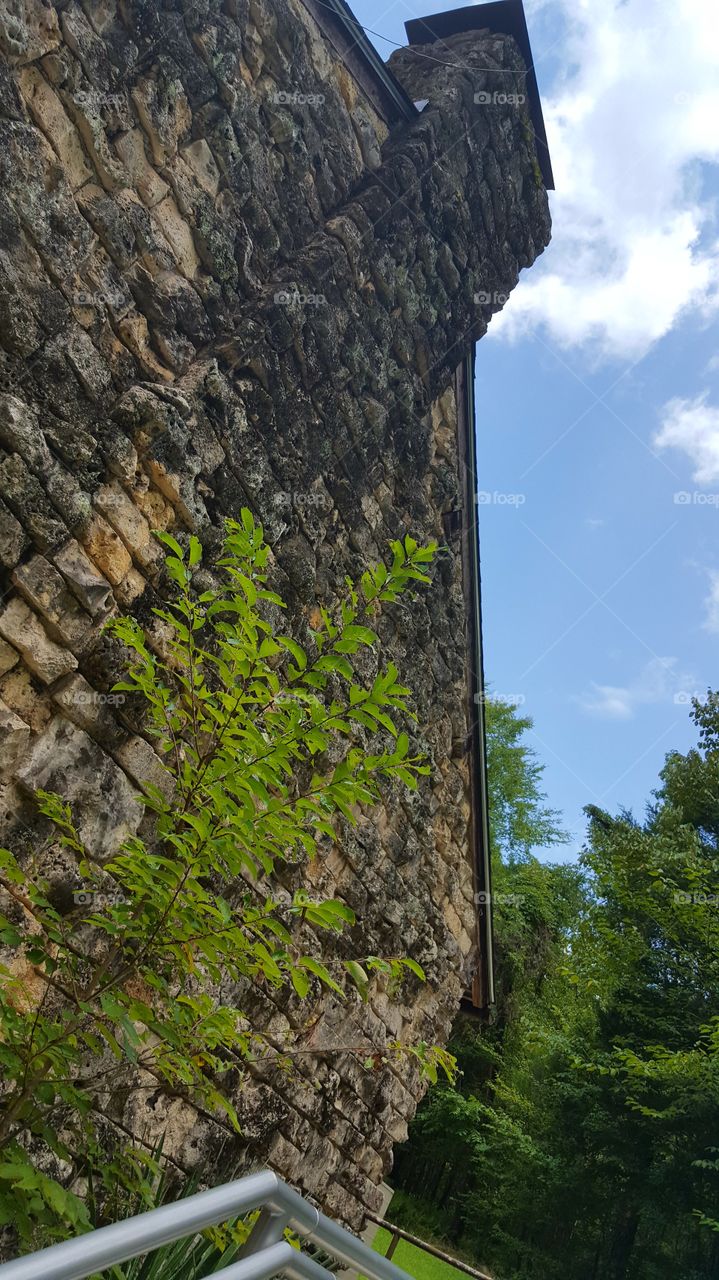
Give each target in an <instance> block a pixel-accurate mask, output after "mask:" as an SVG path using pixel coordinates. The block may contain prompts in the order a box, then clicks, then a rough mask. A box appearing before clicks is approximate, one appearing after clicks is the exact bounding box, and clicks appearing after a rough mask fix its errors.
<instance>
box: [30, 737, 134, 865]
mask: <svg viewBox="0 0 719 1280" xmlns="http://www.w3.org/2000/svg"><path fill="white" fill-rule="evenodd" d="M17 778H18V782H19V783H20V784H21V786H23V787H24V788H25V790H26V791H28V792H30V793H34V792H35V791H37V790H38V789H42V790H44V791H56V792H57V793H58V794H59V795H61V796H62V797H63V798H64V799H65V800H66V801H67V802H68V803H69V804H70V807H71V809H72V813H73V818H74V820H75V823H76V825H77V828H78V831H79V833H80V836H81V838H82V840H83V843H84V844H85V845H86V846H87V849H88V851H89V852H90V853H91V854H92V855H93V857H96V858H100V859H105V858H109V857H110V856H111V855H112V854H113V853H114V852H115V851H116V850H117V849H118V847H119V846H120V844H121V843H122V841H123V840H125V839H126V838H127V837H128V836H129V835H134V834H135V832H136V831H137V829H138V827H139V825H140V820H141V818H142V808H141V806H140V804H139V802H138V799H137V793H136V792H135V790H134V789H133V788H132V787H131V786H130V783H129V782H128V780H127V778H126V777H125V774H124V773H123V772H122V770H121V769H119V768H118V767H117V765H116V764H115V762H114V760H112V759H111V758H110V756H108V755H106V754H105V752H104V751H102V749H101V748H100V747H99V746H98V745H97V743H96V742H93V740H92V738H90V737H88V735H87V734H86V733H84V732H83V730H82V729H78V728H77V726H76V725H74V724H71V723H70V722H69V720H66V719H65V717H64V716H56V717H55V719H54V720H52V721H51V723H50V724H49V725H48V727H47V729H46V730H45V732H44V733H43V734H42V735H41V737H40V738H38V740H37V742H35V744H34V745H33V747H32V749H31V751H30V754H29V756H28V757H27V759H26V761H25V762H24V763H23V765H22V767H21V768H20V769H19V770H18V771H17Z"/></svg>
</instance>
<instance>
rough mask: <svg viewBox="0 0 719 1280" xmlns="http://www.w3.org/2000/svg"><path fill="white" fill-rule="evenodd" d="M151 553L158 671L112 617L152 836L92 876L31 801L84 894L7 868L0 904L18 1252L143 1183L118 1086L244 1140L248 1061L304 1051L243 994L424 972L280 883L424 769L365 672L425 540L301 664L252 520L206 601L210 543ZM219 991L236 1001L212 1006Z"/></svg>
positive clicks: (64, 823) (378, 683) (48, 810)
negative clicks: (80, 1191) (200, 1115)
mask: <svg viewBox="0 0 719 1280" xmlns="http://www.w3.org/2000/svg"><path fill="white" fill-rule="evenodd" d="M157 536H158V537H159V538H160V540H161V541H162V543H163V544H164V545H165V547H166V549H167V554H166V560H165V564H166V571H167V575H168V577H169V580H170V582H171V584H172V590H171V591H170V593H169V595H170V602H169V603H168V604H167V605H166V606H165V607H164V608H162V609H157V610H156V611H155V612H156V614H157V618H158V621H159V623H160V625H161V628H162V631H163V642H162V653H161V656H160V654H159V653H158V652H157V651H156V650H157V648H158V645H157V644H155V648H154V649H153V648H151V647H150V643H149V642H148V637H147V636H146V634H145V632H144V631H143V630H142V628H141V627H140V625H139V624H138V623H137V622H136V621H135V620H133V619H131V618H121V619H116V620H113V621H112V622H111V623H110V624H109V630H110V632H111V633H112V634H113V635H114V636H115V637H116V639H117V640H118V641H120V642H122V644H123V645H124V646H125V647H126V649H127V650H128V651H129V653H130V654H131V666H130V669H129V672H128V674H127V678H126V679H124V680H123V681H122V682H121V683H120V684H118V685H116V686H115V688H116V689H117V690H119V691H124V692H126V693H127V694H129V695H132V697H133V698H134V699H135V700H137V701H138V702H139V703H140V704H141V705H144V707H145V710H146V718H145V730H146V732H147V734H148V736H151V737H152V738H153V739H154V741H155V744H156V749H157V751H158V753H159V756H160V758H161V759H162V761H163V764H164V768H165V773H166V784H167V785H152V784H149V783H148V784H147V785H146V787H145V794H144V796H143V797H142V802H143V803H144V805H145V806H146V809H147V810H148V813H149V815H150V819H149V824H148V823H145V825H144V826H143V832H144V831H145V830H146V829H147V828H148V825H149V829H150V830H151V835H149V836H147V835H144V836H141V835H133V836H131V837H129V838H127V839H126V840H125V841H124V842H123V843H122V845H121V847H120V848H119V850H118V851H117V852H116V853H115V854H114V856H112V857H111V858H110V859H109V861H105V862H104V863H101V862H99V861H98V860H97V859H96V858H95V857H94V856H93V855H92V853H91V852H89V851H88V850H87V849H86V848H85V846H84V845H83V842H82V840H81V838H80V835H79V834H78V831H77V828H76V826H75V824H74V821H73V816H72V813H71V811H70V808H69V806H68V805H67V804H66V803H65V802H64V800H63V798H62V797H60V796H58V795H54V794H49V793H43V792H39V793H38V795H37V799H38V803H39V807H40V809H41V811H42V813H43V814H44V815H45V816H46V818H48V819H49V820H50V823H51V824H52V830H53V833H54V835H53V838H54V839H55V840H56V841H57V840H59V841H60V843H61V844H62V845H63V846H64V848H65V849H66V850H68V851H70V853H71V854H72V855H73V857H74V858H75V860H76V866H77V875H78V886H77V887H78V888H79V889H81V890H82V892H81V893H80V894H79V895H78V894H76V895H75V897H76V899H78V898H79V899H80V901H79V902H78V903H77V905H76V906H75V907H74V908H73V909H71V910H70V911H69V912H68V911H67V908H66V907H65V909H63V907H62V905H61V904H59V903H58V901H57V900H56V897H55V896H54V895H53V892H52V889H51V886H50V885H49V883H48V882H47V880H46V879H45V878H43V875H42V874H41V871H40V868H39V865H38V860H37V859H29V860H28V859H20V858H18V857H16V856H15V855H14V854H13V853H12V852H10V851H9V850H3V851H2V852H1V853H0V887H1V888H2V889H3V890H4V891H5V897H6V899H7V900H8V901H9V903H10V904H11V908H10V909H9V910H8V914H7V915H6V916H4V917H0V929H1V930H2V933H1V935H0V940H1V941H2V942H3V943H4V944H5V945H6V947H9V948H11V949H14V950H15V952H16V962H15V963H13V964H11V965H10V967H5V968H4V969H2V971H1V974H0V976H1V977H2V988H1V992H0V1019H1V1023H0V1064H1V1065H2V1072H3V1077H4V1080H5V1085H4V1089H3V1095H2V1113H1V1116H0V1225H3V1224H7V1223H13V1224H14V1226H15V1227H16V1229H17V1230H18V1232H19V1235H20V1238H21V1240H22V1241H23V1242H27V1241H35V1240H37V1238H38V1232H39V1233H40V1235H41V1236H42V1238H43V1239H46V1238H48V1237H49V1238H53V1237H61V1236H62V1235H64V1234H67V1233H68V1231H71V1230H78V1229H82V1228H84V1227H87V1226H88V1225H90V1221H89V1217H88V1211H87V1207H86V1205H85V1204H84V1203H83V1200H82V1198H81V1197H80V1196H79V1195H77V1194H76V1190H77V1177H78V1175H81V1176H83V1177H87V1176H88V1173H89V1172H93V1174H94V1176H95V1178H96V1180H97V1181H98V1184H99V1183H103V1182H104V1184H105V1187H106V1190H107V1192H108V1194H109V1193H110V1192H112V1191H113V1190H114V1191H116V1190H117V1187H118V1185H119V1186H121V1187H122V1186H124V1187H125V1188H126V1190H127V1192H128V1194H130V1193H131V1192H132V1191H133V1189H136V1188H137V1187H138V1186H139V1187H141V1186H142V1185H144V1181H143V1180H144V1179H145V1177H146V1174H147V1170H148V1169H151V1168H152V1159H153V1157H151V1156H149V1155H148V1154H147V1153H146V1152H144V1151H143V1150H142V1149H141V1148H140V1147H139V1146H137V1145H135V1146H132V1147H130V1148H129V1149H128V1151H127V1152H123V1153H122V1159H121V1160H119V1161H118V1160H114V1161H113V1159H112V1158H111V1154H112V1153H110V1154H108V1151H107V1143H106V1142H105V1141H104V1140H101V1136H100V1121H101V1120H102V1119H103V1118H104V1116H105V1114H106V1112H107V1104H108V1100H109V1098H110V1096H111V1094H112V1092H113V1091H115V1090H116V1089H117V1088H118V1084H119V1083H120V1084H122V1086H123V1088H124V1087H127V1088H128V1089H130V1090H131V1089H142V1088H145V1089H150V1090H157V1089H158V1088H161V1089H163V1090H164V1091H165V1092H166V1093H168V1094H169V1095H171V1096H172V1095H174V1096H180V1097H184V1098H187V1099H190V1100H191V1101H192V1102H193V1104H194V1105H196V1106H198V1107H201V1108H204V1109H206V1110H207V1111H208V1112H210V1113H212V1114H213V1115H215V1116H218V1115H219V1116H222V1117H223V1118H224V1123H225V1124H226V1125H227V1126H228V1128H229V1129H230V1130H232V1129H235V1130H236V1129H238V1128H239V1122H238V1118H237V1114H236V1110H235V1107H234V1105H233V1101H232V1096H233V1089H234V1088H235V1086H236V1084H237V1080H238V1076H241V1075H242V1072H243V1070H244V1068H245V1067H246V1065H247V1062H248V1060H249V1059H251V1058H257V1057H273V1056H275V1057H276V1058H277V1059H278V1061H279V1060H280V1057H281V1058H282V1059H283V1060H284V1059H285V1058H286V1057H290V1058H291V1056H292V1052H293V1048H295V1047H296V1046H295V1045H293V1043H292V1041H286V1042H283V1043H279V1044H278V1043H277V1041H276V1040H270V1039H268V1038H267V1037H266V1036H264V1035H263V1034H262V1031H261V1029H260V1028H258V1027H256V1026H254V1025H253V1022H252V1019H251V1018H249V1017H247V1016H246V1015H245V1013H244V1012H243V1009H242V1003H241V1002H242V999H243V996H242V992H243V991H246V990H247V989H248V988H249V987H251V986H252V985H257V984H259V985H260V986H262V987H263V988H265V989H267V990H272V989H274V990H276V991H284V992H285V993H289V995H290V997H292V998H294V997H297V998H299V999H300V1000H303V999H307V998H310V997H312V996H314V995H316V994H318V993H319V991H320V990H321V989H322V988H325V989H329V990H330V991H331V992H332V993H334V995H335V996H336V997H337V998H338V999H344V998H346V994H347V992H348V990H352V989H353V990H355V991H357V992H359V994H360V996H361V997H362V998H366V996H367V991H368V987H369V984H370V982H371V980H372V977H373V975H375V974H380V975H383V976H384V977H385V978H386V979H388V980H389V982H390V983H391V984H392V983H393V984H395V986H396V985H397V984H399V983H400V982H401V981H402V980H403V979H404V977H405V976H406V975H408V974H410V973H411V974H413V975H415V976H416V977H418V978H420V979H421V978H422V977H423V974H422V970H421V968H420V966H419V965H418V964H417V963H416V962H415V961H414V960H412V959H411V958H405V957H383V956H374V955H370V956H358V957H352V956H351V955H350V957H349V958H348V956H347V945H346V944H345V945H344V947H343V948H340V947H339V946H338V943H337V941H335V942H333V941H332V940H333V939H337V938H338V935H340V934H342V933H343V932H344V931H346V930H347V929H348V928H350V927H351V926H352V925H353V924H354V915H353V913H352V911H351V910H350V908H349V907H348V906H347V905H346V904H345V903H343V902H342V901H340V900H338V899H315V898H314V897H313V896H312V895H311V894H310V893H309V892H308V891H307V890H306V889H305V888H300V889H296V890H295V891H294V892H293V891H292V890H290V889H287V888H286V887H284V886H283V883H282V877H281V874H280V873H281V869H282V868H283V867H285V868H287V866H288V864H289V865H290V867H291V866H295V865H301V864H304V863H305V862H306V860H307V859H311V858H312V857H314V855H315V853H316V849H317V844H318V842H319V841H322V840H328V841H333V842H334V841H337V839H338V830H337V824H338V820H342V819H344V820H347V821H348V822H350V823H352V822H354V821H355V820H356V817H357V814H358V813H359V811H360V810H361V809H362V808H363V807H365V806H368V805H373V804H375V803H376V802H377V801H378V800H379V799H380V797H381V796H382V794H383V789H384V788H385V787H386V785H388V784H396V783H399V784H402V785H404V786H406V787H409V788H415V787H416V786H417V779H418V777H419V776H421V775H422V774H426V773H427V772H428V765H427V764H426V763H425V761H424V760H423V759H422V758H421V757H419V756H417V755H413V754H411V752H410V745H409V739H408V736H407V734H406V733H405V732H402V731H400V729H399V726H398V724H397V717H398V715H400V716H402V717H407V716H410V715H411V712H410V710H409V707H408V695H409V690H408V689H407V688H406V687H405V686H404V685H403V684H401V683H400V682H399V678H398V672H397V669H396V667H395V666H394V665H393V664H392V663H387V664H386V665H385V666H381V665H380V666H379V670H378V674H377V675H376V676H375V677H374V679H372V680H371V681H369V682H363V681H362V680H361V679H359V678H358V676H357V674H356V662H355V659H356V658H357V655H358V654H360V653H361V651H364V650H366V649H368V648H374V647H375V646H376V645H377V643H378V640H377V634H376V632H375V630H374V629H373V626H372V622H373V619H374V617H375V616H376V615H377V614H378V613H379V612H380V611H381V610H382V609H383V607H384V606H385V605H387V604H393V603H395V602H396V601H397V600H398V599H399V598H400V597H401V596H402V595H403V594H404V593H406V592H407V591H408V589H410V588H413V587H414V586H415V585H416V584H418V583H427V582H428V581H429V579H428V576H427V573H426V569H427V566H428V565H429V564H430V563H431V561H432V558H433V556H434V553H435V550H436V548H435V546H434V544H433V545H431V546H428V547H420V546H418V545H417V543H416V542H414V541H413V540H412V539H411V538H409V537H408V538H406V539H405V540H404V542H402V543H400V542H395V543H393V544H392V559H391V562H390V563H389V564H379V565H377V566H376V567H374V568H372V569H369V570H368V571H367V572H366V573H364V574H363V576H362V578H361V581H360V583H359V584H357V585H355V584H353V583H351V582H349V581H348V582H347V583H346V590H345V592H344V594H343V595H342V597H341V598H340V599H339V600H338V601H337V603H336V604H335V606H334V607H332V608H330V607H325V608H322V609H320V610H319V614H318V617H317V619H316V620H315V626H314V628H313V629H311V630H310V633H309V638H308V643H307V647H305V646H303V645H302V644H300V643H299V642H298V641H297V640H296V639H294V638H293V637H291V636H289V635H286V634H282V633H281V632H280V630H279V628H278V626H277V625H273V623H272V622H271V621H270V620H269V618H270V617H279V618H281V616H282V614H281V610H282V608H283V607H284V606H283V602H282V601H281V600H280V598H279V597H278V596H277V595H276V594H275V593H274V592H273V591H271V590H270V589H269V588H268V585H267V581H268V578H267V571H268V560H269V557H270V549H269V547H268V546H267V544H266V543H265V541H264V539H263V533H262V529H261V527H259V526H257V525H256V524H255V523H254V521H253V518H252V516H251V515H250V513H249V512H248V511H243V512H242V518H241V520H240V521H228V523H227V528H226V534H225V539H224V544H223V549H222V554H221V555H220V557H219V559H218V560H217V562H216V564H215V565H214V566H213V574H214V576H213V577H211V579H210V581H211V582H212V583H213V585H211V586H210V587H209V588H207V589H204V590H198V589H196V587H195V578H196V571H197V570H198V568H199V567H200V565H201V560H202V548H201V545H200V543H199V541H198V540H197V539H196V538H195V537H190V539H189V542H188V545H187V547H183V546H181V545H180V543H179V542H178V541H177V540H176V539H175V538H173V537H172V536H171V535H169V534H166V533H163V534H158V535H157ZM203 577H204V581H205V582H206V581H207V574H206V572H205V573H204V575H203ZM221 989H222V990H224V991H228V990H231V991H232V992H233V993H237V994H236V995H235V998H234V999H230V1000H228V1001H226V1002H223V1001H222V1000H221V999H220V998H219V996H218V992H219V991H220V990H221ZM381 1050H382V1053H387V1052H388V1051H389V1052H394V1053H396V1054H398V1055H400V1056H402V1055H405V1056H407V1055H410V1056H412V1057H413V1058H419V1060H420V1062H421V1064H422V1066H423V1069H424V1070H425V1071H426V1072H427V1074H428V1075H429V1076H430V1077H435V1076H436V1072H437V1069H438V1067H439V1068H441V1069H443V1070H444V1071H446V1072H447V1073H451V1071H452V1059H451V1058H450V1056H449V1055H448V1054H446V1053H445V1052H444V1051H442V1050H441V1049H439V1048H437V1047H434V1046H427V1045H404V1044H396V1045H394V1046H390V1047H389V1050H388V1049H387V1046H381ZM361 1053H362V1056H363V1057H364V1056H365V1055H366V1053H367V1047H366V1045H365V1046H364V1047H362V1049H361ZM375 1065H376V1064H375ZM73 1188H74V1189H73Z"/></svg>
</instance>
